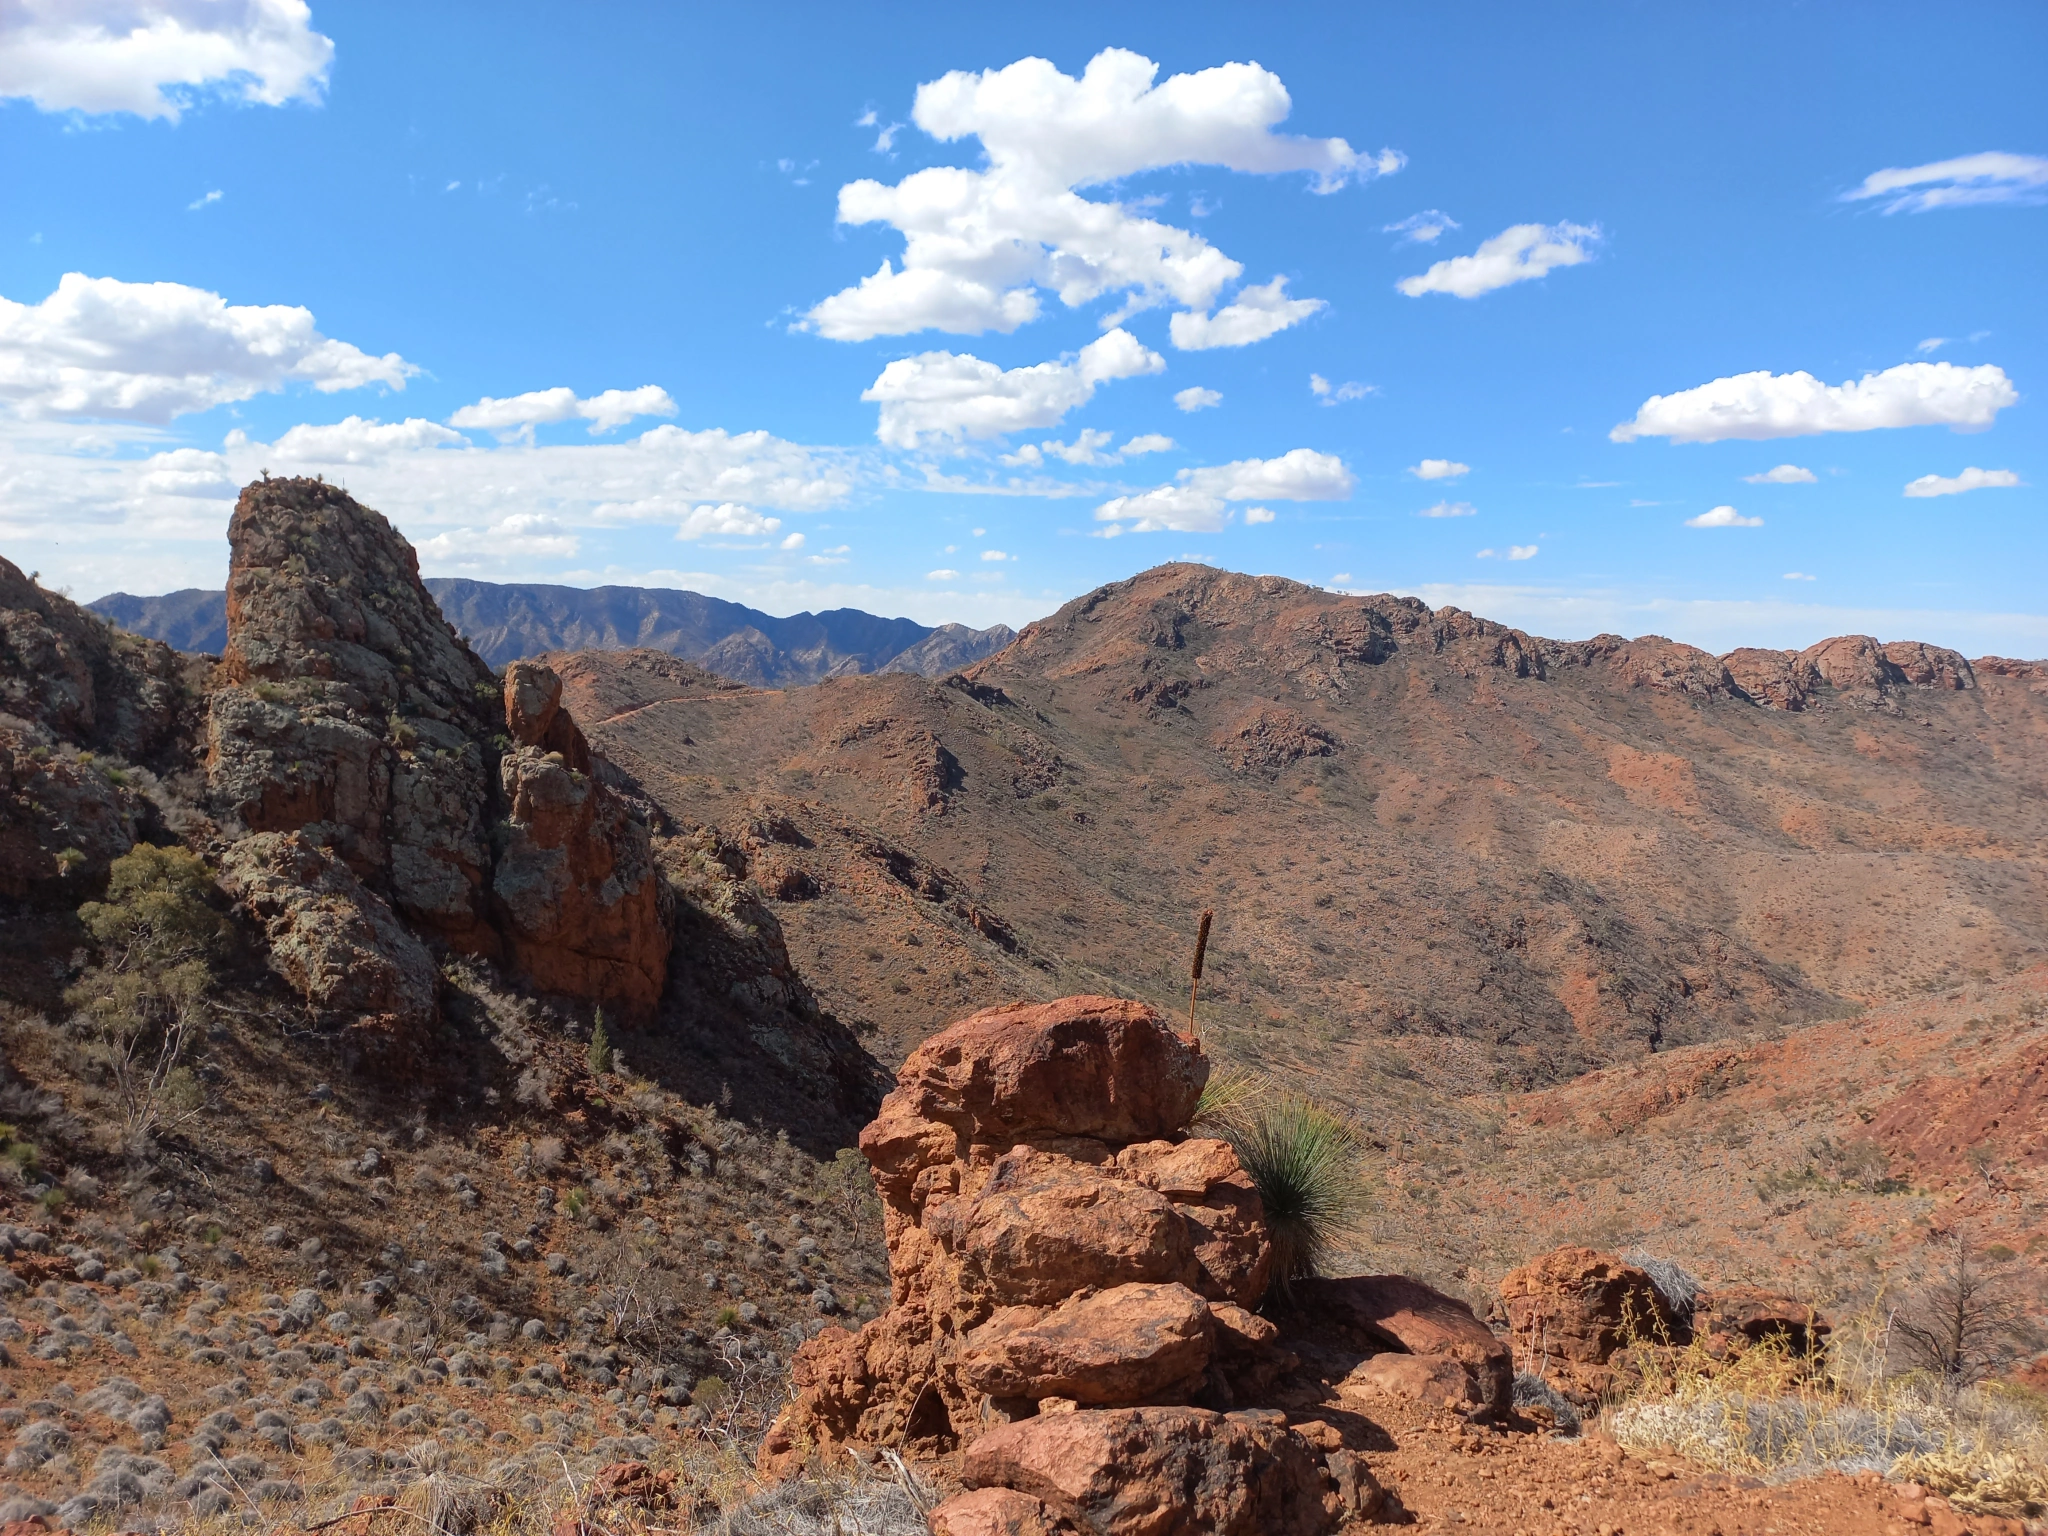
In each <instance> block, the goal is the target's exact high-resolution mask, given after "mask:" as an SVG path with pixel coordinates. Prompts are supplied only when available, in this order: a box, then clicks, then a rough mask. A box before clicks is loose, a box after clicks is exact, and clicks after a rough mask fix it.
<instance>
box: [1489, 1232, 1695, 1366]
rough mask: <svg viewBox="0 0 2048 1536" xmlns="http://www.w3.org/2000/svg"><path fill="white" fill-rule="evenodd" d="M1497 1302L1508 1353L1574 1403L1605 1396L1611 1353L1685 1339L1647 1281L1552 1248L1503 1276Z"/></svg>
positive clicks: (1630, 1269) (1629, 1267)
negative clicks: (1574, 1397)
mask: <svg viewBox="0 0 2048 1536" xmlns="http://www.w3.org/2000/svg"><path fill="white" fill-rule="evenodd" d="M1500 1300H1501V1306H1502V1309H1503V1310H1504V1311H1505V1312H1506V1314H1507V1320H1508V1329H1509V1337H1510V1339H1511V1340H1512V1342H1513V1344H1514V1349H1515V1353H1516V1354H1517V1355H1518V1356H1520V1357H1521V1359H1522V1360H1523V1361H1524V1362H1526V1364H1527V1367H1528V1369H1530V1370H1533V1371H1536V1372H1537V1373H1538V1374H1540V1375H1542V1376H1544V1377H1545V1379H1547V1380H1549V1381H1551V1382H1552V1383H1553V1384H1556V1385H1559V1386H1561V1387H1563V1388H1564V1389H1565V1390H1567V1391H1568V1392H1570V1393H1572V1394H1574V1395H1578V1396H1593V1397H1597V1396H1598V1395H1599V1394H1600V1393H1601V1392H1603V1391H1604V1390H1606V1388H1607V1386H1608V1385H1609V1384H1610V1383H1611V1381H1612V1379H1613V1372H1612V1371H1611V1369H1610V1368H1609V1366H1610V1362H1611V1361H1612V1360H1613V1359H1614V1356H1615V1354H1616V1353H1617V1352H1618V1351H1620V1350H1623V1349H1627V1348H1631V1347H1633V1346H1635V1345H1638V1344H1647V1345H1662V1344H1679V1343H1684V1342H1685V1340H1686V1339H1687V1338H1688V1337H1690V1334H1689V1332H1688V1331H1687V1328H1686V1324H1685V1322H1684V1321H1683V1320H1682V1319H1680V1318H1677V1317H1675V1316H1673V1315H1672V1313H1671V1310H1670V1309H1669V1308H1668V1307H1667V1306H1666V1305H1665V1303H1664V1298H1663V1297H1662V1296H1661V1295H1659V1294H1658V1291H1657V1287H1656V1285H1655V1284H1654V1283H1653V1282H1652V1281H1651V1279H1650V1277H1649V1275H1648V1274H1646V1273H1645V1272H1644V1271H1642V1270H1640V1269H1638V1268H1636V1266H1635V1265H1633V1264H1628V1263H1624V1262H1623V1261H1622V1260H1620V1259H1618V1258H1616V1257H1615V1256H1614V1255H1613V1254H1610V1253H1601V1252H1599V1251H1597V1250H1596V1249H1592V1248H1574V1247H1565V1248H1559V1249H1557V1250H1555V1251H1554V1252H1551V1253H1546V1254H1544V1255H1542V1256H1541V1257H1540V1258H1536V1259H1532V1260H1530V1261H1529V1262H1528V1263H1527V1264H1524V1265H1523V1266H1522V1267H1521V1268H1519V1269H1514V1270H1510V1271H1509V1272H1508V1273H1507V1275H1506V1276H1504V1277H1503V1278H1502V1280H1501V1283H1500Z"/></svg>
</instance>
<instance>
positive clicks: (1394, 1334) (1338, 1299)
mask: <svg viewBox="0 0 2048 1536" xmlns="http://www.w3.org/2000/svg"><path fill="white" fill-rule="evenodd" d="M1288 1326H1289V1328H1290V1330H1292V1331H1295V1332H1301V1333H1307V1334H1315V1335H1321V1336H1336V1337H1347V1336H1348V1337H1349V1338H1351V1339H1354V1340H1356V1341H1358V1342H1361V1343H1363V1344H1366V1345H1367V1346H1369V1347H1373V1348H1377V1349H1380V1350H1387V1351H1394V1352H1398V1353H1400V1354H1405V1355H1410V1356H1415V1357H1418V1358H1420V1359H1423V1360H1426V1361H1429V1362H1431V1365H1430V1367H1429V1372H1428V1377H1427V1382H1428V1384H1427V1385H1426V1386H1425V1385H1424V1380H1425V1378H1424V1375H1423V1373H1422V1372H1421V1371H1420V1370H1418V1368H1416V1367H1411V1366H1387V1367H1381V1368H1379V1371H1378V1372H1371V1371H1369V1372H1368V1373H1367V1375H1366V1376H1365V1377H1362V1378H1360V1381H1361V1383H1362V1384H1363V1383H1373V1384H1376V1385H1387V1386H1393V1385H1396V1384H1398V1385H1399V1387H1400V1389H1401V1394H1402V1395H1408V1396H1420V1395H1424V1394H1425V1393H1428V1394H1434V1395H1435V1396H1434V1397H1432V1399H1431V1400H1436V1398H1442V1399H1444V1400H1446V1401H1454V1402H1455V1403H1457V1404H1458V1405H1462V1406H1465V1407H1468V1408H1470V1409H1472V1410H1474V1411H1477V1412H1482V1413H1494V1412H1498V1411H1500V1410H1501V1409H1504V1408H1506V1407H1507V1405H1508V1402H1509V1400H1510V1398H1511V1396H1512V1393H1513V1390H1514V1379H1515V1369H1514V1357H1513V1355H1512V1354H1511V1353H1510V1352H1509V1349H1508V1346H1507V1345H1506V1344H1505V1343H1503V1342H1502V1341H1501V1340H1500V1339H1498V1338H1496V1337H1495V1336H1494V1334H1493V1331H1492V1330H1491V1329H1490V1328H1488V1327H1487V1326H1486V1325H1485V1324H1484V1323H1482V1322H1481V1321H1479V1319H1478V1318H1477V1317H1475V1316H1473V1315H1472V1309H1471V1308H1470V1307H1468V1306H1466V1305H1465V1303H1464V1302H1462V1301H1459V1300H1457V1299H1456V1298H1455V1297H1452V1296H1446V1295H1444V1294H1443V1293H1442V1292H1441V1291H1438V1290H1434V1289H1432V1288H1431V1287H1429V1286H1427V1285H1424V1284H1423V1283H1422V1282H1421V1281H1419V1280H1411V1279H1409V1278H1408V1277H1407V1276H1406V1275H1354V1276H1349V1277H1346V1278H1343V1279H1312V1280H1302V1281H1297V1282H1296V1283H1295V1285H1294V1286H1293V1288H1292V1290H1291V1292H1290V1295H1289V1317H1288ZM1388 1373H1391V1374H1388Z"/></svg>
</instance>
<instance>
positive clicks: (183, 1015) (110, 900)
mask: <svg viewBox="0 0 2048 1536" xmlns="http://www.w3.org/2000/svg"><path fill="white" fill-rule="evenodd" d="M213 892H214V883H213V877H212V875H211V874H210V873H209V872H208V871H207V868H206V865H205V864H204V863H203V862H201V861H200V859H199V858H198V857H197V855H195V854H193V853H191V852H190V851H189V850H187V849H184V848H153V847H150V846H149V845H147V844H138V845H137V846H136V847H134V848H132V849H130V850H129V851H128V852H127V853H124V854H123V855H121V857H120V858H118V859H116V860H114V862H113V865H112V867H111V868H110V870H109V871H108V876H107V899H106V900H105V901H88V902H86V903H85V904H84V905H83V906H81V907H80V908H79V909H78V916H79V920H80V921H81V922H82V923H84V925H85V928H86V931H87V932H88V933H90V934H91V935H92V937H93V939H94V940H95V941H96V942H97V944H98V945H99V949H100V956H101V958H100V963H99V964H97V965H94V966H91V967H89V968H88V969H87V970H86V971H85V972H84V974H83V975H81V976H80V977H79V979H78V981H77V982H76V983H75V984H74V985H72V986H71V987H69V988H68V989H66V991H65V993H64V1001H65V1003H66V1004H67V1005H68V1006H69V1007H70V1008H71V1009H72V1011H73V1015H74V1017H75V1018H76V1019H77V1020H78V1021H79V1022H80V1023H82V1024H83V1025H84V1027H85V1029H86V1031H87V1032H88V1033H89V1035H90V1037H91V1043H90V1046H89V1047H88V1054H89V1055H90V1056H91V1058H92V1059H93V1060H94V1061H95V1062H96V1063H97V1064H98V1066H99V1067H100V1068H101V1069H102V1070H103V1071H104V1072H105V1073H106V1074H107V1076H108V1077H109V1078H111V1079H112V1081H113V1084H114V1086H115V1088H116V1090H117V1091H118V1092H119V1094H120V1097H121V1104H122V1110H123V1115H124V1118H125V1120H126V1127H125V1128H126V1130H127V1133H128V1138H129V1140H130V1141H131V1142H140V1141H146V1140H147V1139H148V1137H149V1136H150V1135H151V1134H152V1133H153V1132H154V1131H156V1130H157V1129H159V1128H160V1127H162V1126H163V1125H164V1124H166V1123H167V1122H171V1121H175V1120H179V1119H183V1118H186V1117H188V1116H190V1115H191V1114H193V1113H196V1112H197V1110H198V1109H199V1107H200V1105H201V1103H202V1102H203V1099H204V1095H203V1093H202V1092H201V1090H200V1087H199V1081H198V1079H197V1078H196V1077H194V1076H193V1074H192V1073H191V1071H189V1070H188V1069H187V1068H186V1067H185V1066H184V1065H183V1057H184V1053H185V1048H186V1045H187V1043H188V1042H189V1041H190V1039H191V1038H192V1036H193V1034H194V1032H195V1031H196V1030H197V1028H198V1026H199V1023H200V1020H201V1015H202V1012H203V1009H204V1005H205V1000H206V998H207V995H208V994H209V992H210V991H211V990H212V986H213V961H214V960H215V959H216V958H217V957H218V956H219V955H220V954H221V953H222V952H223V951H224V950H225V949H226V948H227V945H228V942H229V939H230V937H231V935H232V929H231V928H230V927H229V925H228V921H227V919H226V918H225V917H223V916H222V915H221V914H220V913H219V912H217V911H215V910H214V908H213V906H212V905H211V903H210V901H209V897H210V896H211V895H212V894H213Z"/></svg>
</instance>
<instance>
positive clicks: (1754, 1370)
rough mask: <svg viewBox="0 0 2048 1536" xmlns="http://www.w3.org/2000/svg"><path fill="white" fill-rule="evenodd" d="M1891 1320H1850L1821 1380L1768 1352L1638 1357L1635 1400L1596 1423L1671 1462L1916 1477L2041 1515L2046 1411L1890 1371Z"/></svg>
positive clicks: (2019, 1512)
mask: <svg viewBox="0 0 2048 1536" xmlns="http://www.w3.org/2000/svg"><path fill="white" fill-rule="evenodd" d="M1888 1320H1889V1319H1888V1317H1887V1315H1886V1314H1885V1313H1884V1312H1883V1311H1882V1310H1881V1309H1880V1308H1879V1307H1878V1306H1876V1305H1873V1306H1872V1307H1871V1308H1870V1309H1868V1310H1866V1311H1865V1312H1863V1313H1861V1314H1858V1315H1857V1316H1855V1317H1852V1318H1850V1319H1848V1320H1847V1321H1846V1322H1845V1323H1844V1324H1843V1325H1842V1326H1841V1327H1840V1328H1838V1329H1837V1330H1836V1332H1835V1335H1834V1337H1833V1338H1832V1339H1831V1340H1830V1341H1829V1350H1828V1354H1827V1357H1826V1359H1825V1361H1824V1362H1822V1363H1821V1364H1820V1366H1819V1368H1816V1367H1815V1364H1814V1363H1813V1362H1810V1361H1806V1360H1802V1359H1798V1358H1795V1357H1794V1356H1792V1355H1791V1354H1789V1353H1788V1352H1787V1351H1786V1350H1785V1349H1784V1348H1782V1347H1780V1346H1779V1345H1777V1344H1776V1343H1775V1341H1767V1342H1766V1343H1764V1344H1761V1345H1758V1346H1756V1347H1755V1348H1752V1349H1750V1350H1748V1351H1746V1352H1745V1353H1744V1354H1742V1355H1741V1356H1739V1357H1737V1358H1736V1359H1735V1360H1734V1361H1732V1362H1727V1363H1722V1362H1716V1361H1714V1360H1713V1359H1711V1358H1710V1357H1709V1356H1708V1355H1707V1354H1706V1353H1705V1351H1704V1350H1703V1349H1701V1348H1699V1347H1698V1346H1697V1345H1695V1346H1694V1347H1692V1348H1690V1349H1687V1350H1684V1351H1678V1352H1673V1353H1670V1354H1668V1355H1664V1356H1662V1357H1661V1358H1662V1362H1663V1363H1661V1364H1660V1363H1659V1357H1658V1355H1657V1353H1656V1352H1654V1351H1648V1350H1646V1351H1644V1352H1643V1353H1644V1355H1645V1356H1646V1357H1648V1369H1647V1370H1646V1374H1645V1379H1644V1382H1643V1386H1642V1388H1641V1389H1640V1390H1639V1391H1638V1392H1636V1393H1635V1394H1634V1395H1632V1396H1631V1397H1629V1398H1628V1399H1627V1400H1626V1401H1624V1402H1621V1403H1619V1404H1617V1405H1615V1406H1613V1407H1610V1408H1609V1409H1608V1410H1607V1412H1606V1413H1605V1415H1604V1418H1605V1421H1606V1423H1607V1426H1608V1428H1609V1430H1610V1431H1611V1432H1612V1433H1613V1435H1614V1437H1615V1438H1616V1439H1617V1440H1619V1441H1620V1442H1621V1443H1622V1444H1623V1445H1627V1446H1634V1447H1638V1448H1642V1449H1650V1448H1660V1449H1670V1450H1674V1451H1677V1452H1679V1453H1680V1454H1681V1455H1684V1456H1686V1457H1689V1458H1690V1459H1692V1460H1694V1461H1698V1462H1702V1463H1704V1464H1706V1465H1708V1466H1710V1467H1714V1468H1716V1469H1718V1470H1720V1471H1724V1472H1734V1473H1740V1474H1745V1475H1748V1476H1753V1477H1764V1478H1768V1479H1770V1480H1772V1481H1785V1480H1789V1479H1791V1478H1795V1477H1810V1476H1813V1475H1816V1474H1818V1473H1821V1472H1828V1471H1835V1472H1842V1473H1849V1474H1853V1473H1857V1472H1865V1471H1870V1472H1877V1473H1880V1474H1882V1475H1884V1476H1887V1477H1891V1478H1913V1479H1916V1480H1918V1481H1920V1482H1922V1483H1924V1484H1926V1486H1928V1487H1929V1488H1932V1489H1934V1490H1936V1491H1937V1492H1940V1493H1943V1494H1946V1495H1947V1496H1948V1497H1949V1499H1950V1502H1952V1503H1953V1504H1955V1506H1956V1507H1957V1508H1958V1509H1961V1510H1964V1511H1966V1512H1972V1513H1978V1514H1998V1515H2007V1516H2013V1517H2026V1518H2036V1517H2039V1516H2041V1515H2043V1514H2048V1411H2044V1409H2043V1406H2042V1405H2041V1404H2040V1403H2039V1402H2037V1401H2035V1400H2034V1396H2033V1395H2032V1394H2026V1393H2021V1392H2016V1391H2004V1390H2000V1389H1999V1388H1996V1387H1988V1386H1987V1387H1975V1388H1970V1389H1967V1390H1964V1391H1962V1392H1955V1391H1953V1390H1951V1389H1949V1388H1948V1387H1947V1386H1946V1384H1945V1383H1943V1382H1941V1381H1940V1380H1938V1379H1936V1378H1934V1377H1932V1376H1931V1375H1929V1373H1927V1372H1924V1371H1909V1372H1905V1373H1903V1374H1894V1373H1892V1372H1890V1371H1889V1370H1888V1369H1887V1367H1886V1363H1885V1357H1886V1352H1887V1345H1888V1344H1889V1342H1890V1341H1889V1339H1888V1337H1887V1328H1886V1324H1887V1322H1888Z"/></svg>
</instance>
